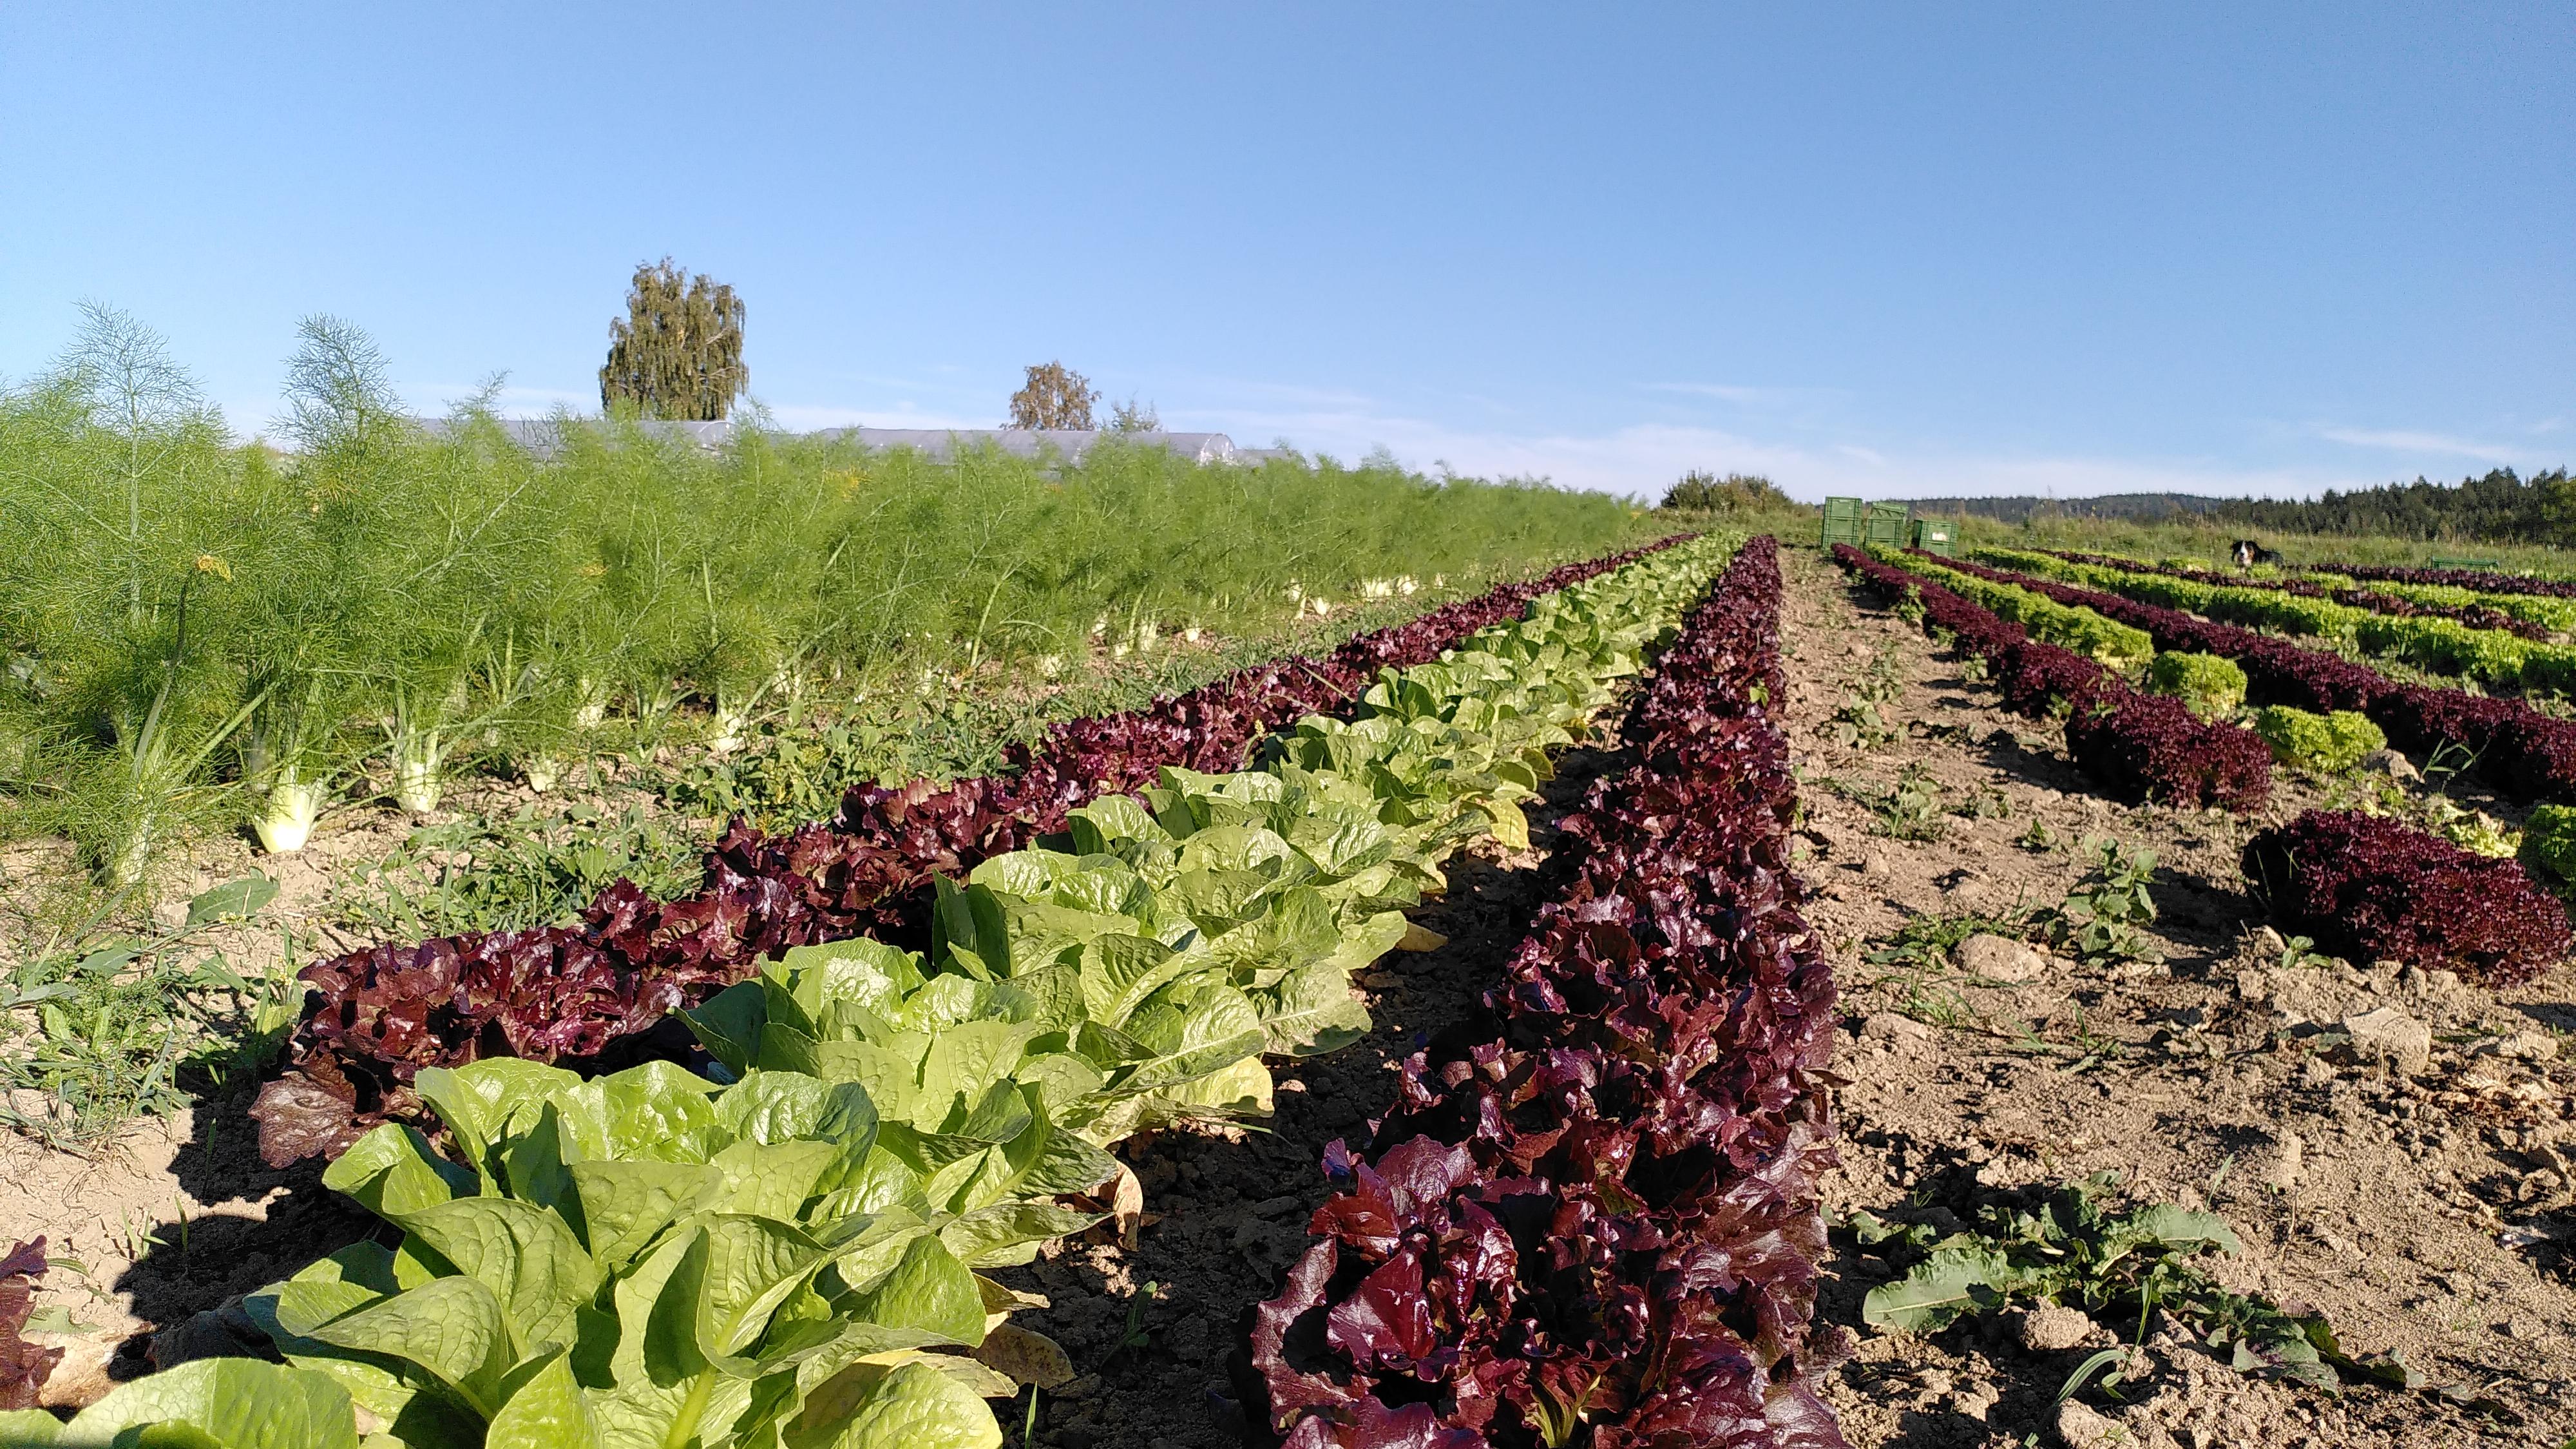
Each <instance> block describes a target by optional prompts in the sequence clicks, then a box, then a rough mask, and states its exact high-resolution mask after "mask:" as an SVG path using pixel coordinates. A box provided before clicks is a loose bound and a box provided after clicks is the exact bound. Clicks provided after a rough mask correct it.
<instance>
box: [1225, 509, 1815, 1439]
mask: <svg viewBox="0 0 2576 1449" xmlns="http://www.w3.org/2000/svg"><path fill="white" fill-rule="evenodd" d="M1779 607H1780V573H1779V569H1778V563H1777V552H1776V545H1774V544H1773V543H1772V541H1771V540H1769V539H1756V540H1754V541H1753V542H1752V543H1751V544H1749V545H1748V546H1747V547H1746V548H1745V549H1744V551H1743V552H1742V553H1741V554H1740V555H1739V556H1738V557H1737V559H1736V562H1735V564H1734V565H1733V566H1732V567H1731V568H1730V569H1729V570H1728V572H1727V573H1726V574H1725V576H1724V577H1723V578H1721V579H1720V580H1719V582H1718V585H1717V587H1716V588H1715V589H1714V590H1713V591H1712V592H1711V595H1710V597H1709V599H1708V600H1707V602H1705V603H1704V604H1702V605H1701V606H1700V607H1699V608H1698V609H1697V610H1696V611H1694V612H1693V613H1692V615H1691V617H1690V619H1689V620H1688V622H1687V624H1686V626H1685V627H1684V629H1683V632H1682V635H1681V637H1680V638H1679V639H1678V640H1677V641H1676V642H1675V643H1674V645H1673V646H1672V647H1671V648H1670V649H1668V650H1667V651H1666V652H1665V653H1664V655H1663V656H1662V659H1661V661H1660V663H1659V665H1658V667H1657V669H1656V672H1655V675H1654V677H1653V678H1652V680H1651V681H1650V682H1649V684H1648V686H1647V689H1646V691H1645V693H1644V695H1643V697H1642V700H1641V702H1640V704H1639V706H1638V707H1637V708H1636V709H1635V710H1634V711H1633V712H1632V714H1631V716H1630V719H1629V721H1628V724H1627V726H1626V743H1627V745H1628V746H1629V748H1630V749H1631V750H1632V751H1633V752H1634V763H1633V764H1631V765H1630V766H1629V767H1628V768H1626V769H1624V770H1622V771H1619V772H1617V773H1615V774H1613V775H1610V776H1606V777H1604V778H1603V779H1602V780H1600V781H1598V782H1596V783H1595V784H1594V785H1593V786H1592V787H1591V788H1590V789H1589V791H1588V792H1587V794H1586V796H1585V798H1584V801H1583V804H1582V808H1581V811H1580V813H1579V814H1577V815H1575V816H1572V817H1569V818H1568V820H1567V822H1566V824H1565V829H1566V831H1567V833H1568V835H1569V836H1571V837H1573V838H1574V839H1576V840H1577V841H1579V842H1580V849H1581V858H1580V862H1579V865H1578V867H1577V870H1576V873H1575V875H1574V877H1573V879H1572V881H1571V882H1570V883H1569V884H1568V886H1567V887H1566V888H1565V890H1564V892H1563V893H1562V895H1560V896H1559V897H1558V898H1557V899H1556V900H1554V901H1553V902H1552V903H1550V904H1549V905H1547V906H1546V907H1544V908H1543V909H1542V911H1541V912H1540V915H1539V918H1538V920H1537V922H1536V924H1535V927H1534V929H1533V931H1532V933H1531V934H1530V935H1529V937H1528V938H1527V939H1526V940H1525V941H1524V942H1523V943H1522V944H1521V946H1520V947H1519V949H1518V950H1517V951H1516V952H1515V953H1514V955H1513V956H1512V958H1511V961H1510V963H1509V965H1508V966H1507V968H1506V970H1505V973H1504V976H1503V979H1502V981H1501V982H1500V983H1499V984H1497V985H1496V986H1494V987H1493V988H1492V989H1491V990H1490V991H1489V992H1488V993H1487V994H1486V995H1485V996H1484V998H1483V1000H1482V1004H1481V1008H1480V1009H1479V1010H1477V1011H1476V1012H1474V1013H1473V1014H1472V1015H1471V1016H1470V1017H1469V1018H1468V1019H1467V1020H1465V1021H1462V1022H1460V1023H1459V1024H1457V1025H1455V1026H1453V1027H1451V1028H1449V1029H1447V1030H1445V1031H1443V1032H1441V1033H1439V1034H1438V1035H1437V1036H1435V1037H1434V1038H1432V1039H1431V1040H1430V1041H1429V1042H1427V1043H1426V1044H1425V1045H1424V1046H1423V1047H1422V1049H1421V1050H1419V1051H1417V1052H1416V1053H1415V1054H1414V1055H1413V1056H1411V1057H1410V1058H1409V1059H1407V1060H1406V1061H1405V1062H1404V1063H1403V1066H1402V1070H1401V1073H1400V1075H1399V1076H1398V1078H1397V1084H1396V1092H1395V1100H1394V1102H1393V1103H1392V1104H1391V1105H1390V1107H1389V1109H1388V1110H1387V1112H1386V1113H1385V1115H1384V1116H1383V1117H1382V1118H1380V1119H1379V1120H1378V1121H1377V1122H1376V1123H1375V1124H1374V1127H1373V1131H1372V1133H1371V1135H1370V1136H1369V1137H1368V1138H1367V1139H1366V1140H1365V1141H1364V1142H1362V1143H1361V1144H1359V1145H1358V1146H1357V1147H1353V1146H1351V1145H1349V1144H1346V1143H1343V1142H1336V1143H1334V1144H1333V1145H1332V1146H1331V1147H1330V1148H1328V1149H1327V1152H1326V1155H1325V1160H1324V1168H1325V1171H1326V1172H1327V1174H1328V1175H1329V1176H1330V1177H1331V1179H1332V1181H1333V1183H1334V1185H1335V1186H1336V1188H1337V1189H1338V1190H1337V1191H1336V1192H1335V1193H1334V1195H1333V1196H1332V1197H1331V1198H1329V1199H1328V1200H1327V1201H1326V1202H1325V1204H1324V1205H1323V1207H1321V1208H1320V1209H1319V1210H1318V1211H1317V1212H1316V1213H1315V1215H1314V1217H1313V1219H1312V1221H1311V1223H1310V1224H1309V1229H1308V1230H1309V1232H1310V1233H1311V1234H1312V1236H1313V1238H1314V1241H1313V1243H1312V1245H1311V1246H1310V1247H1309V1248H1308V1250H1307V1251H1306V1253H1305V1254H1304V1256H1303V1257H1302V1258H1301V1259H1300V1260H1299V1261H1298V1263H1297V1264H1296V1265H1295V1267H1294V1268H1293V1269H1292V1270H1291V1271H1290V1273H1289V1275H1288V1279H1287V1282H1286V1285H1285V1288H1284V1290H1283V1291H1282V1293H1281V1294H1280V1295H1279V1297H1277V1298H1276V1299H1274V1300H1272V1301H1270V1302H1268V1303H1265V1304H1263V1305H1261V1306H1260V1307H1259V1308H1258V1309H1257V1310H1256V1311H1255V1314H1254V1316H1253V1322H1252V1326H1251V1330H1250V1342H1249V1351H1248V1353H1247V1354H1246V1355H1245V1356H1244V1357H1243V1358H1242V1360H1241V1361H1240V1362H1239V1365H1238V1380H1239V1382H1238V1389H1239V1391H1240V1392H1241V1393H1242V1394H1243V1395H1244V1398H1245V1401H1246V1407H1247V1408H1248V1409H1253V1410H1256V1412H1254V1413H1251V1414H1249V1415H1247V1417H1249V1418H1252V1419H1254V1420H1256V1421H1259V1422H1262V1423H1265V1424H1266V1426H1267V1427H1268V1428H1270V1429H1271V1430H1272V1431H1274V1432H1276V1433H1278V1434H1280V1435H1282V1436H1283V1437H1284V1441H1285V1443H1286V1445H1287V1446H1288V1449H1327V1446H1337V1449H1394V1446H1407V1449H1478V1446H1484V1445H1496V1446H1511V1449H1522V1446H1537V1445H1557V1444H1569V1443H1578V1442H1588V1443H1591V1444H1595V1445H1605V1446H1606V1445H1650V1444H1677V1445H1678V1444H1692V1445H1702V1444H1705V1445H1781V1446H1787V1445H1797V1446H1812V1449H1826V1446H1838V1445H1840V1444H1841V1443H1842V1442H1843V1440H1842V1438H1841V1435H1840V1433H1839V1431H1838V1430H1837V1428H1836V1426H1835V1424H1834V1422H1833V1419H1832V1416H1831V1415H1830V1414H1829V1413H1828V1412H1827V1411H1826V1409H1825V1408H1824V1407H1823V1405H1822V1403H1821V1402H1820V1401H1819V1400H1818V1398H1817V1396H1816V1394H1815V1392H1814V1388H1813V1384H1814V1380H1815V1376H1816V1374H1817V1373H1818V1371H1819V1369H1820V1367H1821V1366H1822V1365H1823V1364H1824V1363H1825V1362H1827V1361H1829V1360H1830V1359H1831V1358H1832V1357H1833V1356H1834V1354H1835V1351H1836V1349H1837V1347H1838V1345H1837V1344H1836V1343H1835V1342H1834V1341H1833V1339H1832V1338H1831V1336H1830V1335H1818V1334H1815V1333H1814V1332H1813V1330H1812V1328H1811V1323H1810V1318H1811V1310H1812V1308H1813V1305H1814V1300H1815V1292H1816V1274H1817V1269H1816V1264H1817V1260H1818V1258H1819V1256H1820V1254H1821V1252H1822V1250H1823V1247H1824V1235H1823V1231H1822V1226H1821V1221H1820V1218H1819V1214H1818V1196H1817V1194H1818V1181H1819V1178H1820V1176H1821V1174H1822V1173H1823V1172H1824V1171H1826V1170H1827V1169H1828V1168H1829V1167H1830V1166H1831V1164H1832V1162H1833V1151H1832V1146H1831V1143H1832V1127H1831V1119H1830V1107H1829V1102H1828V1098H1827V1094H1826V1092H1825V1091H1824V1080H1825V1079H1824V1078H1823V1077H1822V1076H1821V1075H1820V1074H1821V1073H1822V1072H1823V1070H1824V1068H1825V1067H1826V1064H1827V1060H1828V1057H1829V1054H1830V1049H1831V1044H1832V1029H1833V1020H1834V1017H1833V1011H1834V1000H1835V995H1834V986H1833V981H1832V977H1831V975H1830V972H1829V970H1828V968H1827V964H1826V962H1825V961H1824V959H1823V957H1822V953H1821V943H1820V942H1819V940H1818V938H1817V936H1816V935H1815V933H1814V932H1813V931H1812V930H1810V928H1809V927H1808V925H1807V924H1806V922H1805V921H1804V920H1803V919H1802V918H1801V916H1800V913H1799V903H1800V899H1801V894H1802V892H1801V888H1800V887H1799V885H1798V883H1797V881H1796V878H1795V877H1794V876H1793V875H1792V874H1791V870H1790V861H1789V848H1788V834H1787V831H1788V826H1789V822H1790V820H1791V818H1792V815H1793V811H1794V809H1795V798H1796V797H1795V787H1794V782H1793V780H1792V777H1791V773H1790V767H1789V760H1788V749H1787V743H1786V741H1785V739H1784V738H1783V737H1782V735H1781V733H1780V731H1779V729H1778V728H1777V727H1776V725H1775V724H1774V722H1773V720H1772V718H1771V715H1770V709H1771V703H1772V701H1776V700H1779V699H1781V698H1783V697H1784V693H1785V680H1784V679H1783V676H1782V674H1781V669H1780V654H1779V647H1778V620H1779ZM1587 1435H1588V1437H1587Z"/></svg>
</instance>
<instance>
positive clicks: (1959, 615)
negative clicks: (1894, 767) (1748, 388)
mask: <svg viewBox="0 0 2576 1449" xmlns="http://www.w3.org/2000/svg"><path fill="white" fill-rule="evenodd" d="M1892 557H1893V558H1894V560H1895V561H1894V562H1888V561H1883V560H1881V559H1878V558H1873V557H1872V556H1870V555H1868V554H1865V553H1863V552H1861V551H1860V550H1858V549H1855V548H1853V547H1851V546H1850V545H1849V544H1837V545H1835V547H1834V559H1835V561H1836V562H1837V563H1840V564H1841V565H1842V566H1843V567H1844V568H1846V569H1849V570H1851V571H1852V572H1853V573H1855V574H1857V575H1859V576H1860V578H1861V579H1862V580H1863V581H1864V582H1866V583H1868V584H1869V585H1870V586H1872V587H1874V588H1876V589H1878V590H1879V591H1880V592H1882V593H1884V594H1887V595H1888V596H1890V597H1892V598H1897V599H1903V598H1905V597H1907V596H1908V595H1909V594H1910V595H1912V596H1914V597H1917V598H1919V599H1920V601H1921V604H1922V608H1923V620H1924V623H1925V624H1927V625H1929V626H1931V627H1934V628H1939V629H1944V630H1947V631H1949V632H1950V633H1951V634H1952V635H1954V636H1956V638H1957V640H1958V643H1959V647H1960V648H1961V649H1963V650H1965V651H1967V652H1968V653H1970V654H1974V655H1977V656H1979V657H1981V658H1983V659H1985V660H1986V661H1987V663H1988V665H1989V666H1990V667H1991V668H1992V669H1993V670H1994V674H1995V679H1996V682H1997V683H1998V684H1999V685H2000V686H2001V688H2002V691H2003V698H2004V705H2005V707H2006V708H2008V709H2011V710H2014V711H2015V712H2017V713H2020V714H2025V715H2030V716H2032V717H2034V718H2043V719H2044V718H2049V717H2051V716H2052V715H2054V714H2055V713H2057V712H2058V711H2061V710H2062V711H2064V712H2065V719H2066V747H2067V752H2068V753H2069V754H2070V755H2072V756H2073V757H2074V759H2075V763H2076V766H2077V767H2078V768H2080V769H2082V770H2083V771H2084V772H2085V773H2086V774H2087V775H2089V776H2091V777H2092V778H2093V779H2094V780H2095V781H2096V782H2097V783H2098V784H2100V785H2101V787H2102V788H2103V789H2104V790H2106V791H2108V792H2110V793H2111V794H2113V795H2115V796H2117V797H2120V798H2124V799H2131V800H2140V799H2154V800H2162V801H2166V802H2168V803H2171V804H2177V805H2182V806H2186V807H2192V808H2197V807H2199V806H2202V805H2219V806H2224V807H2226V808H2227V809H2230V810H2234V811H2238V812H2240V813H2242V812H2245V811H2250V810H2253V809H2256V808H2257V807H2259V806H2261V804H2262V803H2263V802H2264V801H2265V800H2266V799H2268V798H2269V797H2270V795H2271V792H2272V753H2271V751H2270V749H2269V748H2268V747H2266V746H2265V745H2264V743H2263V741H2262V740H2260V739H2258V738H2256V737H2255V736H2254V735H2253V734H2252V733H2250V732H2249V731H2246V730H2243V729H2240V728H2238V727H2236V726H2235V725H2232V724H2226V723H2221V722H2216V721H2209V720H2203V719H2201V718H2200V717H2199V716H2198V715H2195V714H2193V713H2192V711H2191V707H2190V706H2189V705H2187V704H2185V703H2184V702H2183V701H2182V700H2181V699H2179V698H2176V697H2175V696H2172V695H2167V694H2142V693H2139V692H2138V691H2137V690H2134V689H2132V688H2130V687H2129V685H2128V682H2127V681H2126V680H2124V679H2122V678H2121V677H2120V675H2119V674H2118V673H2116V672H2114V671H2113V670H2111V669H2109V668H2107V667H2105V666H2104V665H2102V664H2101V663H2098V662H2096V661H2095V660H2093V659H2089V658H2086V657H2085V656H2083V655H2080V654H2077V653H2075V652H2074V651H2073V650H2071V649H2066V648H2062V647H2060V646H2058V645H2056V644H2051V643H2047V642H2045V641H2043V640H2040V639H2036V638H2033V637H2031V635H2030V634H2029V632H2028V631H2026V630H2025V629H2024V628H2023V626H2021V625H2019V624H2015V623H2012V622H2010V621H2008V620H2006V619H2003V618H2001V617H2000V616H1998V615H1997V614H1996V613H1995V612H1994V611H1993V610H1992V609H1989V608H1986V607H1984V606H1983V605H1981V604H1978V603H1973V602H1971V601H1970V600H1968V599H1967V598H1965V597H1962V596H1961V594H1959V593H1958V592H1956V591H1954V590H1952V589H1951V588H1950V587H1948V586H1947V584H1946V583H1944V582H1940V580H1953V579H1955V580H1958V581H1959V582H1961V583H1975V584H1978V585H1979V586H1980V587H1982V588H1985V589H1988V590H1992V589H1994V588H1995V587H1996V583H1997V581H1995V580H1981V579H1978V578H1976V577H1975V576H1973V575H1971V574H1969V573H1967V572H1966V571H1963V570H1959V569H1953V568H1948V567H1945V566H1943V562H1942V561H1939V560H1934V559H1932V558H1931V557H1930V556H1929V555H1924V554H1905V555H1893V556H1892ZM2019 592H2024V593H2029V592H2033V591H2028V590H2022V591H2019ZM1989 596H1990V597H1998V596H1997V595H1992V594H1989ZM2053 602H2055V603H2057V604H2060V605H2063V604H2064V602H2065V601H2063V600H2056V601H2053ZM2024 612H2026V613H2031V614H2033V615H2034V616H2035V617H2037V616H2038V614H2037V611H2036V610H2032V609H2028V608H2025V610H2024Z"/></svg>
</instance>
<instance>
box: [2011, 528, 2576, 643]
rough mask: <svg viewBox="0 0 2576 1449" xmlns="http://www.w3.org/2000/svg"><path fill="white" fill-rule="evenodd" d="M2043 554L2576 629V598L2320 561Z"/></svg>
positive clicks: (2480, 624)
mask: <svg viewBox="0 0 2576 1449" xmlns="http://www.w3.org/2000/svg"><path fill="white" fill-rule="evenodd" d="M2044 552H2046V553H2047V554H2048V556H2049V557H2051V558H2057V559H2063V560H2064V561H2066V562H2068V563H2076V564H2089V565H2092V566H2094V567H2097V568H2107V569H2117V570H2121V571H2123V572H2127V573H2144V574H2161V575H2163V576H2164V577H2166V578H2174V579H2185V580H2188V581H2190V582H2192V583H2197V584H2207V585H2215V586H2222V587H2235V588H2251V589H2270V590H2274V591H2277V592H2280V593H2286V594H2293V595H2296V596H2298V597H2301V598H2308V599H2325V600H2328V601H2330V602H2332V603H2336V604H2342V605H2345V606H2348V607H2351V608H2355V609H2367V610H2369V611H2370V612H2372V613H2375V614H2393V615H2397V616H2399V617H2408V616H2413V615H2419V614H2420V615H2430V616H2432V617H2435V618H2443V619H2453V620H2457V621H2458V622H2459V623H2462V624H2465V625H2467V626H2468V627H2470V628H2473V629H2502V630H2504V631H2506V632H2507V633H2511V634H2519V635H2521V636H2522V637H2523V638H2526V639H2548V638H2550V637H2551V636H2553V635H2564V634H2569V633H2576V600H2571V599H2560V598H2551V597H2548V596H2545V595H2534V594H2497V593H2482V592H2480V591H2478V590H2475V589H2465V588H2459V587H2456V586H2453V585H2448V584H2420V583H2406V582H2372V583H2368V584H2365V583H2364V582H2362V581H2361V580H2359V579H2356V578H2354V577H2353V576H2352V575H2350V574H2349V573H2345V572H2343V571H2342V570H2341V569H2339V568H2337V567H2333V566H2320V567H2316V568H2312V569H2308V570H2306V571H2304V572H2301V573H2299V574H2296V575H2284V574H2280V573H2278V572H2277V571H2274V570H2272V569H2270V568H2268V567H2267V568H2266V569H2264V570H2262V571H2256V570H2251V569H2249V570H2245V571H2243V572H2240V573H2233V574H2228V573H2220V572H2218V571H2216V570H2214V569H2208V568H2204V567H2202V566H2201V564H2200V562H2199V561H2198V560H2196V559H2165V560H2162V561H2161V562H2158V561H2151V560H2147V559H2141V558H2129V557H2127V556H2125V555H2121V554H2110V553H2085V552H2081V551H2079V550H2074V549H2048V550H2044Z"/></svg>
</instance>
